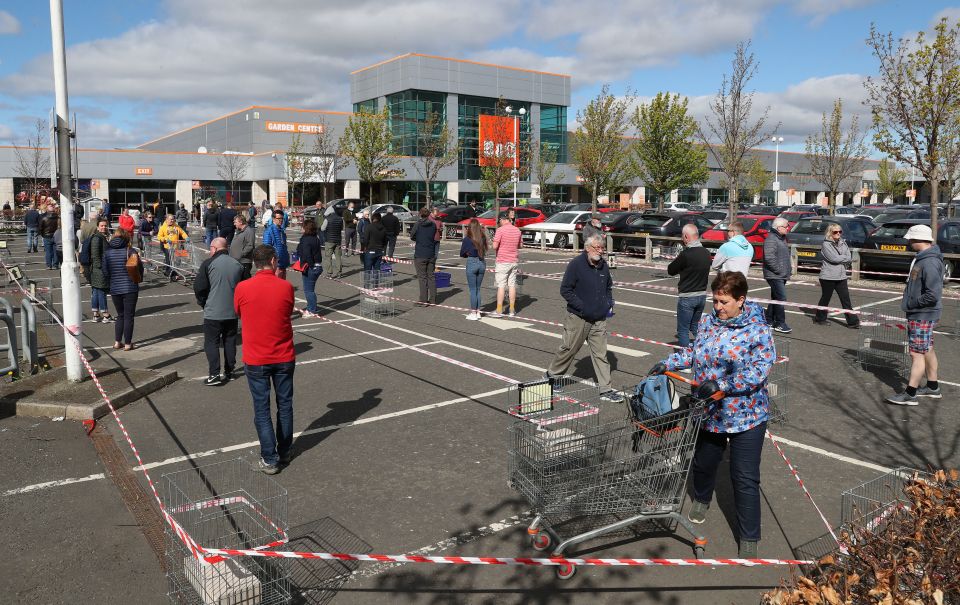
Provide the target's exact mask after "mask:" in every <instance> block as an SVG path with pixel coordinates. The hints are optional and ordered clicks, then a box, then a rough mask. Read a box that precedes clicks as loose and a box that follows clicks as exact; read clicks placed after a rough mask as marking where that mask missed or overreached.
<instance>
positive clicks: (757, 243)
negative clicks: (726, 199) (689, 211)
mask: <svg viewBox="0 0 960 605" xmlns="http://www.w3.org/2000/svg"><path fill="white" fill-rule="evenodd" d="M775 218H776V217H775V216H773V215H772V214H741V215H740V216H738V217H737V220H738V221H740V224H741V225H743V236H744V237H745V238H747V241H748V242H750V243H751V244H754V246H753V258H754V260H758V261H759V260H763V241H764V240H765V239H767V236H768V235H770V231H771V230H772V229H773V219H775ZM729 225H730V222H729V221H727V220H723V221H720V222H719V223H717V224H716V225H714V226H713V228H712V229H708V230H706V231H704V232H703V233H701V234H700V239H701V240H702V241H703V243H704V245H705V246H706V247H707V248H711V249H715V248H719V247H720V246H722V245H723V242H725V241H727V227H728V226H729ZM712 242H717V243H716V245H715V246H713V245H711V243H712Z"/></svg>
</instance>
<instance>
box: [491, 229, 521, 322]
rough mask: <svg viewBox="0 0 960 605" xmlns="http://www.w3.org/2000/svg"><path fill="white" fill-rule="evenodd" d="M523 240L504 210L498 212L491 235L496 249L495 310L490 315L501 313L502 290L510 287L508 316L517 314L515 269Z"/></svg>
mask: <svg viewBox="0 0 960 605" xmlns="http://www.w3.org/2000/svg"><path fill="white" fill-rule="evenodd" d="M522 243H523V240H522V237H521V235H520V230H519V229H517V228H516V227H514V226H513V224H512V223H511V222H510V217H509V215H508V214H507V213H506V212H501V213H500V227H499V228H498V229H497V233H496V234H495V235H494V236H493V249H494V250H496V251H497V268H496V272H495V273H494V276H495V281H496V282H497V312H496V313H494V314H492V315H491V317H500V316H501V315H503V294H504V290H506V289H507V288H508V287H509V288H510V317H515V316H516V314H517V310H516V305H517V271H518V267H519V262H520V246H521V245H522Z"/></svg>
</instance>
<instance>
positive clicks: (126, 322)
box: [103, 229, 143, 351]
mask: <svg viewBox="0 0 960 605" xmlns="http://www.w3.org/2000/svg"><path fill="white" fill-rule="evenodd" d="M136 254H137V253H136V252H134V251H133V250H131V249H130V234H129V233H127V232H126V231H125V230H124V229H117V230H116V231H114V232H113V239H111V240H110V242H109V243H108V244H107V253H106V254H104V257H103V275H104V276H105V277H106V278H107V280H108V281H109V283H110V297H111V298H112V299H113V306H114V307H115V308H116V310H117V323H116V324H115V326H114V343H113V348H114V349H120V348H122V349H123V350H124V351H129V350H131V349H133V317H134V315H136V313H137V298H138V297H139V296H140V286H139V283H140V280H142V279H143V263H141V262H137V272H139V275H140V280H138V281H133V280H132V279H131V278H130V272H129V271H128V270H127V258H128V257H129V256H136Z"/></svg>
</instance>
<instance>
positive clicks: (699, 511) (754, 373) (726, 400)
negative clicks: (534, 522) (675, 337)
mask: <svg viewBox="0 0 960 605" xmlns="http://www.w3.org/2000/svg"><path fill="white" fill-rule="evenodd" d="M710 288H711V290H712V291H713V313H710V314H704V316H703V318H702V319H701V320H700V325H699V326H698V328H697V338H696V340H695V341H694V342H693V344H692V345H691V346H690V347H687V348H686V349H681V350H679V351H677V352H676V353H674V354H673V355H671V356H670V357H668V358H667V359H666V360H664V361H663V362H661V363H658V364H657V365H656V366H654V368H653V370H651V373H662V372H664V371H668V370H670V371H675V370H682V369H687V368H692V369H693V379H694V380H695V381H696V382H698V383H700V387H699V389H698V391H700V392H699V393H698V394H699V395H701V396H707V395H709V394H711V393H714V392H716V391H718V390H719V391H722V392H723V393H724V397H723V399H721V400H719V401H716V402H711V403H710V404H709V407H708V408H707V417H706V419H705V420H704V424H703V429H702V430H701V432H700V435H699V438H698V439H697V445H696V451H695V454H694V458H693V466H692V469H691V470H692V474H693V499H694V502H693V508H692V509H691V511H690V514H689V515H688V518H689V519H690V520H691V521H692V522H694V523H703V522H704V520H706V515H707V509H708V508H709V507H710V501H711V500H712V499H713V490H714V486H715V485H716V476H717V467H718V466H719V465H720V461H721V460H722V459H723V453H724V451H725V450H726V447H727V443H729V444H730V481H731V483H732V484H733V493H734V503H735V504H736V508H737V528H738V533H739V538H740V549H739V553H740V557H741V558H749V559H753V558H757V543H758V542H759V541H760V454H761V452H762V450H763V438H764V436H765V434H766V428H767V409H768V406H769V398H768V396H767V376H768V375H769V374H770V369H771V368H772V367H773V363H774V361H775V360H776V357H777V354H776V350H775V348H774V343H773V336H772V335H771V333H770V327H769V326H768V325H767V322H766V320H765V318H764V311H763V309H762V308H761V307H760V305H758V304H757V303H753V302H747V289H748V286H747V280H746V278H745V277H744V276H743V274H742V273H739V272H737V271H724V272H720V273H719V274H717V276H716V278H714V280H713V283H712V284H711V285H710Z"/></svg>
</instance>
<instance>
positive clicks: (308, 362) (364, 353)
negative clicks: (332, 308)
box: [187, 320, 443, 380]
mask: <svg viewBox="0 0 960 605" xmlns="http://www.w3.org/2000/svg"><path fill="white" fill-rule="evenodd" d="M351 321H352V320H351ZM327 325H328V326H329V325H331V324H327ZM201 338H202V337H201ZM442 342H443V341H442V340H428V341H426V342H421V343H417V344H412V345H407V346H403V347H387V348H384V349H373V350H371V351H360V352H359V353H344V354H342V355H333V356H331V357H321V358H319V359H306V360H304V361H297V362H296V365H297V366H305V365H311V364H314V363H321V362H324V361H338V360H341V359H351V358H353V357H366V356H367V355H375V354H377V353H389V352H391V351H402V350H404V349H406V348H407V347H428V346H430V345H435V344H441V343H442ZM206 379H207V377H206V376H195V377H193V378H188V379H187V380H206Z"/></svg>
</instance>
